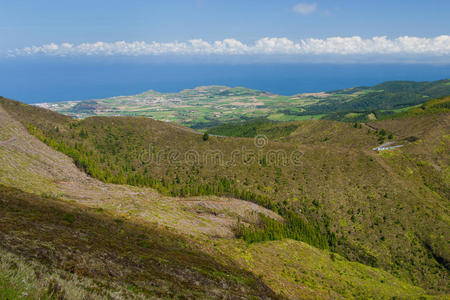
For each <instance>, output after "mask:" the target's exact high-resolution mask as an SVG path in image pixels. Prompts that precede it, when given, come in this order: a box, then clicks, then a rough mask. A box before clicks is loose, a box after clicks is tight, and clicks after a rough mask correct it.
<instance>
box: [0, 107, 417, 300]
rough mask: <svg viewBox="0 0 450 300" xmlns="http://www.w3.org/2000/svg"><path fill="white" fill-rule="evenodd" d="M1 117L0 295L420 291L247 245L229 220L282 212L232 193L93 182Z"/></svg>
mask: <svg viewBox="0 0 450 300" xmlns="http://www.w3.org/2000/svg"><path fill="white" fill-rule="evenodd" d="M1 106H2V107H3V106H5V107H8V108H9V110H10V111H13V108H12V107H15V109H16V111H15V113H13V115H16V116H22V117H25V116H26V117H27V118H29V120H32V121H33V122H37V123H39V124H41V125H42V126H43V127H42V128H49V129H51V128H52V126H51V124H50V122H58V124H62V123H64V122H65V121H66V119H65V118H62V119H60V116H58V115H57V114H54V113H51V112H50V113H49V112H46V111H43V110H40V109H38V111H37V112H33V111H34V110H35V108H33V107H29V106H23V105H21V104H19V103H17V102H11V101H7V100H2V105H1ZM11 106H12V107H11ZM16 106H17V107H16ZM34 113H35V115H33V114H34ZM41 113H42V117H43V118H42V119H40V118H38V117H39V115H41ZM0 116H1V118H0V134H1V142H0V154H1V155H0V167H1V170H2V172H1V173H0V183H1V184H3V185H1V186H0V199H1V201H0V205H1V208H2V209H1V210H0V213H1V214H2V216H1V218H0V220H1V221H0V222H1V225H2V226H0V228H1V229H0V239H1V240H2V243H1V245H2V247H1V249H0V258H1V259H0V263H1V266H2V267H1V268H0V282H1V283H2V284H1V285H0V286H1V287H0V295H6V297H11V298H12V297H16V296H18V295H26V294H28V295H33V296H32V297H34V296H35V295H40V296H42V297H45V296H46V295H47V296H52V297H55V298H57V297H63V296H65V297H69V298H82V297H83V295H90V297H94V298H97V297H98V298H99V297H104V296H106V297H131V298H134V297H139V296H150V295H153V296H158V297H162V298H165V297H170V298H172V297H174V296H177V295H178V296H180V297H181V296H184V297H188V298H190V297H195V298H198V297H200V298H204V297H211V298H222V297H231V298H239V297H242V298H249V297H251V295H254V296H256V297H269V298H276V297H277V296H276V295H275V294H274V293H273V292H272V291H270V289H273V290H275V291H276V292H277V293H278V294H281V295H285V296H287V297H289V298H292V299H296V298H298V297H301V298H305V299H309V298H311V299H313V298H317V297H320V298H328V297H329V298H341V297H347V298H348V297H350V296H354V297H358V298H363V297H377V298H379V297H383V298H384V297H386V298H392V297H393V296H396V297H408V298H418V297H420V296H421V295H424V294H425V292H424V291H423V290H422V289H421V288H417V287H413V286H412V285H410V284H408V283H406V282H404V281H401V280H399V279H397V278H395V277H393V276H392V275H390V274H388V273H386V272H385V271H382V270H380V269H375V268H371V267H367V266H364V265H361V264H358V263H350V262H348V261H347V260H346V259H344V258H342V257H340V256H339V255H337V254H332V253H330V252H328V251H326V250H318V249H315V248H313V247H311V246H309V245H307V244H304V243H302V242H298V241H292V240H283V241H279V242H273V243H258V244H255V245H251V246H250V247H249V246H248V245H247V244H246V243H245V242H243V241H239V240H235V239H230V238H231V237H232V236H229V235H228V234H227V232H230V231H229V230H230V228H231V227H233V226H234V224H235V222H236V217H237V216H239V218H240V220H241V222H242V221H243V222H247V223H248V224H252V223H253V222H255V221H256V222H257V220H258V216H257V213H264V214H266V215H267V216H270V217H272V218H274V219H279V217H278V216H277V215H275V214H274V213H273V212H270V211H267V210H265V209H263V208H261V207H258V206H256V205H253V204H251V203H247V202H244V201H239V200H236V199H225V198H221V199H218V198H215V197H196V198H188V199H180V198H170V197H165V196H162V195H159V194H158V193H156V192H155V191H153V190H150V189H145V188H138V187H131V186H121V185H111V184H106V183H102V182H99V181H97V180H95V179H93V178H90V177H88V176H86V175H85V174H83V173H81V172H80V171H79V170H78V169H77V168H76V167H75V166H74V165H73V164H72V162H71V160H70V159H69V158H67V157H65V156H64V155H62V154H61V153H58V152H56V151H54V150H53V149H51V148H48V147H47V146H46V145H44V144H43V143H41V142H40V141H38V140H37V139H36V138H34V137H32V136H30V135H29V134H28V133H27V132H26V131H25V128H24V127H23V126H22V124H20V123H19V122H17V121H16V120H15V119H14V118H12V117H11V116H10V115H9V114H8V113H6V112H5V111H4V110H3V109H2V108H1V107H0ZM44 121H45V122H44ZM69 121H70V120H69ZM41 122H42V123H41ZM70 122H72V121H70ZM53 129H54V127H53ZM60 130H61V131H62V130H63V127H61V129H60ZM4 185H7V186H11V187H15V188H11V187H6V186H4ZM17 188H20V189H23V190H25V191H21V190H18V189H17ZM36 194H38V195H36ZM59 199H62V200H59ZM255 214H256V216H255ZM161 225H164V226H161ZM165 226H169V228H173V229H175V230H176V232H174V231H173V230H168V229H167V228H166V227H165ZM230 226H231V227H230ZM17 228H20V230H19V231H18V230H17ZM192 235H194V238H193V237H192ZM274 249H278V250H277V251H274ZM100 253H102V254H101V255H100ZM280 255H281V256H280ZM286 257H290V259H291V260H292V259H294V261H292V262H289V263H290V264H295V268H294V269H292V267H286V266H285V261H284V260H285V259H286ZM302 257H303V258H302ZM211 259H212V260H213V261H211ZM268 261H270V262H272V265H271V267H268V266H266V264H267V262H268ZM325 265H327V267H326V268H324V267H325ZM281 266H283V267H281ZM330 266H332V267H330ZM24 277H26V278H27V280H26V281H24V280H23V278H24ZM144 282H145V284H144ZM149 282H150V283H151V284H148V283H149ZM267 286H269V287H270V289H269V288H268V287H267ZM23 293H25V294H23Z"/></svg>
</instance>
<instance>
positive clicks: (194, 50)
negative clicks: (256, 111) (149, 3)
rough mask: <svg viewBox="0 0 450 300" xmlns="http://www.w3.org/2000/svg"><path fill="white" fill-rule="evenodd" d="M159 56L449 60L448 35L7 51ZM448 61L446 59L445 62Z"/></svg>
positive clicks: (63, 46)
mask: <svg viewBox="0 0 450 300" xmlns="http://www.w3.org/2000/svg"><path fill="white" fill-rule="evenodd" d="M39 55H41V56H62V57H67V56H158V55H176V56H188V55H218V56H239V55H241V56H242V55H243V56H253V55H263V56H275V55H290V56H295V57H302V56H324V57H326V56H335V57H349V56H352V55H357V56H358V55H359V56H367V55H371V56H380V57H386V56H392V55H394V56H401V55H411V56H415V57H419V58H420V57H421V56H428V57H430V56H431V57H444V58H448V57H450V36H449V35H440V36H436V37H431V38H427V37H411V36H402V37H398V38H394V39H389V38H387V37H386V36H376V37H372V38H368V39H364V38H361V37H360V36H352V37H339V36H337V37H329V38H325V39H316V38H309V39H302V40H298V41H293V40H290V39H288V38H284V37H282V38H278V37H265V38H261V39H259V40H257V41H256V42H254V43H253V44H246V43H243V42H241V41H239V40H237V39H233V38H229V39H224V40H220V41H213V42H208V41H205V40H203V39H192V40H189V41H187V42H169V43H161V42H156V41H152V42H145V41H135V42H125V41H117V42H101V41H100V42H96V43H81V44H71V43H61V44H56V43H50V44H45V45H38V46H30V47H25V48H21V49H14V50H9V51H8V52H7V56H10V57H17V56H39ZM446 60H449V59H446Z"/></svg>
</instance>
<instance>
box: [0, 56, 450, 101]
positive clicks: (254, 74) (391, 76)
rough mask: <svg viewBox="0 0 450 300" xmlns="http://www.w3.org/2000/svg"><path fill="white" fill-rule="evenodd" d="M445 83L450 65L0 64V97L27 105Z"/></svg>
mask: <svg viewBox="0 0 450 300" xmlns="http://www.w3.org/2000/svg"><path fill="white" fill-rule="evenodd" d="M444 78H450V65H432V64H427V65H419V64H305V63H302V64H297V63H292V64H262V63H255V64H242V63H241V64H211V63H154V62H152V63H145V62H139V61H136V60H132V61H124V60H118V61H115V60H112V59H110V60H104V61H97V60H95V59H93V58H91V59H81V58H70V59H69V58H66V59H43V60H35V59H34V60H33V59H29V60H27V59H16V58H12V59H7V60H2V61H0V95H1V96H4V97H8V98H11V99H16V100H19V101H23V102H25V103H37V102H56V101H64V100H81V99H93V98H105V97H111V96H119V95H131V94H137V93H140V92H143V91H146V90H150V89H152V90H155V91H159V92H178V91H180V90H182V89H187V88H194V87H196V86H201V85H227V86H244V87H248V88H253V89H259V90H264V91H269V92H273V93H277V94H282V95H293V94H297V93H305V92H320V91H331V90H336V89H343V88H349V87H355V86H367V85H374V84H377V83H381V82H383V81H388V80H414V81H430V80H439V79H444Z"/></svg>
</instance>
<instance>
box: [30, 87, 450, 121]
mask: <svg viewBox="0 0 450 300" xmlns="http://www.w3.org/2000/svg"><path fill="white" fill-rule="evenodd" d="M449 94H450V79H444V80H439V81H434V82H412V81H389V82H385V83H382V84H379V85H376V86H372V87H355V88H350V89H344V90H337V91H331V92H320V93H305V94H298V95H293V96H281V95H276V94H272V93H268V92H263V91H258V90H252V89H248V88H243V87H234V88H230V87H226V86H203V87H197V88H195V89H189V90H183V91H181V92H179V93H167V94H163V93H158V92H155V91H147V92H144V93H142V94H138V95H132V96H120V97H113V98H106V99H95V100H85V101H66V102H55V103H41V104H38V105H39V106H41V107H44V108H48V109H51V110H54V111H57V112H60V113H63V114H67V115H70V116H74V117H76V118H85V117H90V116H146V117H151V118H153V119H156V120H162V121H170V122H175V123H179V124H182V125H185V126H189V127H192V128H196V129H202V128H203V129H205V128H210V127H214V126H217V125H221V124H228V123H229V122H236V121H246V120H249V119H260V118H264V119H268V120H270V121H298V120H308V119H320V118H327V119H332V120H341V121H369V120H370V119H368V117H367V115H369V114H371V115H372V116H375V115H376V114H379V113H381V112H382V113H387V112H396V111H398V110H399V109H405V108H408V107H411V106H415V105H419V104H422V103H424V102H425V101H427V100H430V99H433V98H437V97H442V96H446V95H449Z"/></svg>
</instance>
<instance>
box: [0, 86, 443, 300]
mask: <svg viewBox="0 0 450 300" xmlns="http://www.w3.org/2000/svg"><path fill="white" fill-rule="evenodd" d="M222 92H223V91H222ZM0 106H1V107H2V111H0V114H1V116H2V118H1V121H2V124H1V125H2V126H0V128H1V130H2V131H1V133H2V134H1V135H0V137H1V140H2V142H0V154H1V156H0V164H1V169H2V170H3V171H2V173H0V184H2V185H3V186H4V187H3V190H4V192H2V193H3V195H4V196H2V199H6V200H3V202H2V205H3V207H4V209H2V213H4V214H5V215H4V217H2V218H1V220H4V221H2V222H4V224H9V225H8V226H1V228H2V229H1V230H0V232H2V237H3V238H2V245H4V246H3V248H2V251H6V252H5V256H7V257H8V259H10V260H11V261H18V262H19V263H20V265H21V267H22V266H23V269H24V270H29V268H32V266H30V265H29V264H27V263H26V261H27V260H28V259H29V258H31V257H32V258H33V259H34V260H33V262H35V263H37V264H39V268H44V267H46V268H49V267H51V268H52V269H53V268H54V269H55V270H59V271H58V272H60V271H61V272H63V273H64V272H65V273H64V274H73V273H74V274H76V275H77V276H82V278H87V279H86V280H88V279H89V280H92V279H94V280H96V279H98V280H103V281H101V282H105V280H106V281H110V280H112V279H114V280H113V281H112V282H113V283H111V284H110V285H109V286H107V287H105V288H104V290H106V291H112V290H114V288H116V289H117V290H120V291H122V292H123V293H125V290H126V292H127V293H128V291H129V290H130V288H129V287H130V284H131V286H132V287H133V288H131V291H135V292H136V294H139V293H142V294H143V295H159V297H167V298H170V297H173V294H170V293H174V292H176V293H178V294H180V296H181V295H184V296H185V297H194V296H193V295H198V296H197V297H200V298H201V297H206V296H208V297H212V298H220V297H230V298H233V297H242V298H247V297H249V295H254V296H255V297H267V298H276V297H287V298H292V299H298V298H317V297H319V298H341V297H345V298H348V297H356V298H371V297H372V298H392V297H394V296H395V297H404V298H419V297H420V296H423V295H425V294H432V295H441V296H442V295H443V294H447V293H448V275H449V274H448V272H449V258H450V251H449V248H448V239H447V237H448V236H449V234H450V232H449V231H450V226H449V223H448V220H449V218H448V197H449V194H448V191H449V190H450V187H449V185H448V182H449V181H448V172H449V169H448V166H449V165H450V164H449V155H448V154H449V153H448V149H449V142H450V141H449V139H448V131H449V128H450V124H449V121H450V119H449V114H448V112H437V113H432V114H431V113H430V114H422V115H420V116H411V117H408V116H406V117H403V118H395V119H389V120H383V121H375V122H370V123H355V124H354V123H344V122H336V121H329V120H311V121H302V122H287V123H270V124H267V123H264V122H262V125H261V124H256V125H255V126H254V128H253V129H251V130H249V129H248V126H247V127H245V126H244V128H243V130H242V131H243V132H245V134H244V136H251V135H252V134H253V133H257V134H263V135H261V136H258V138H257V139H253V138H247V137H223V136H213V135H210V136H209V138H208V139H206V140H205V139H203V138H202V135H201V134H199V133H197V132H195V131H193V130H192V129H190V128H187V127H183V126H180V125H175V124H172V123H168V122H161V121H156V120H153V119H150V118H143V117H89V118H86V119H83V120H78V119H73V118H71V117H68V116H65V115H62V114H59V113H56V112H52V111H49V110H46V109H43V108H40V107H35V106H29V105H25V104H22V103H19V102H16V101H12V100H8V99H5V98H0ZM250 127H251V126H250ZM233 130H234V131H235V132H239V128H234V129H233ZM252 130H253V131H252ZM27 131H28V132H29V133H31V134H32V135H34V137H33V136H31V135H30V134H29V133H28V132H27ZM387 141H392V142H395V143H396V145H401V146H402V147H398V148H395V149H392V150H386V151H376V150H373V149H374V148H375V147H377V146H379V144H380V143H384V142H387ZM65 155H67V156H65ZM72 161H73V162H72ZM86 174H87V175H86ZM18 189H20V190H18ZM243 200H244V201H243ZM37 203H42V205H40V204H39V205H38V204H37ZM43 204H48V205H49V206H50V207H51V208H48V209H47V208H45V205H43ZM32 205H34V206H32ZM19 207H21V208H20V209H19ZM41 207H42V208H41ZM38 208H39V209H38ZM18 210H19V211H18ZM53 210H55V211H56V212H55V213H54V214H52V215H51V216H49V217H48V218H47V217H46V216H48V215H49V211H53ZM20 211H23V216H21V217H20V218H16V217H15V216H18V215H21V214H22V213H20V214H19V212H20ZM68 211H69V212H68ZM72 211H73V212H72ZM34 212H35V213H34ZM58 216H59V217H60V219H58ZM98 218H103V219H101V221H96V220H97V219H98ZM78 220H80V221H79V223H78ZM33 222H35V223H33ZM102 222H103V223H102ZM88 224H100V225H98V226H94V227H89V226H88ZM110 224H113V225H114V226H117V227H114V226H113V227H112V229H111V230H115V231H113V232H114V234H113V236H112V237H108V239H109V240H106V241H105V242H102V245H103V246H102V247H104V248H102V250H98V251H96V249H95V248H90V247H92V246H89V245H92V243H93V242H94V241H95V240H102V239H103V238H106V237H103V235H104V232H102V231H101V230H102V228H109V227H111V226H112V225H110ZM116 224H117V225H116ZM150 225H151V227H150V229H152V228H153V229H154V230H155V231H149V232H145V234H143V233H141V232H142V231H141V229H140V228H139V227H138V226H144V227H145V226H150ZM17 226H19V227H20V228H22V230H21V231H20V232H17V231H15V230H14V228H17ZM72 226H73V227H72ZM121 226H124V227H121ZM46 228H60V229H58V230H63V228H64V230H69V232H68V233H67V236H65V240H66V241H67V242H70V243H75V241H72V240H71V239H76V240H77V241H79V242H77V244H76V247H75V246H74V247H73V248H70V249H67V248H63V249H66V250H64V251H63V252H60V251H62V250H59V249H61V247H62V245H61V244H58V242H57V240H56V239H55V238H54V237H52V236H51V234H52V232H51V231H48V230H46ZM153 229H152V230H153ZM160 229H161V230H162V231H159V230H160ZM36 230H40V231H39V234H38V233H37V231H36ZM72 230H73V232H72ZM142 230H144V229H142ZM166 230H167V231H166ZM55 232H59V231H55ZM91 232H92V236H90V234H91ZM19 234H20V235H19ZM79 237H83V238H82V239H81V240H80V238H79ZM19 241H21V242H19ZM148 241H150V242H149V243H150V244H151V245H154V246H150V247H147V246H146V245H148V244H147V242H148ZM172 241H178V242H177V243H172ZM166 242H167V243H166ZM48 243H50V245H51V246H47V244H48ZM70 243H69V244H70ZM83 243H85V244H83ZM116 243H117V244H116ZM123 243H125V244H123ZM133 243H134V244H133ZM118 244H121V245H122V244H123V245H126V246H124V247H123V251H125V252H120V251H119V249H117V247H116V246H114V245H118ZM135 244H136V245H138V246H139V245H140V246H139V247H138V248H135V246H133V245H135ZM16 245H22V246H18V247H16ZM29 245H37V246H36V247H35V248H33V249H31V248H30V247H29ZM177 245H178V246H177ZM172 248H173V251H172V250H171V249H172ZM40 249H46V250H40ZM89 249H92V252H89V251H90V250H89ZM155 249H156V250H155ZM157 250H158V251H157ZM185 251H188V252H187V253H185ZM98 252H101V253H110V254H108V255H109V256H106V257H112V258H114V260H112V261H113V262H114V264H116V265H115V267H114V268H113V267H112V266H111V267H108V266H107V267H104V266H103V265H100V266H103V267H99V269H102V270H103V269H108V268H111V270H112V271H111V273H112V275H111V274H105V275H101V276H104V277H101V276H100V277H99V278H96V276H95V275H94V274H95V273H96V272H95V270H96V269H89V267H86V268H87V270H86V271H83V270H81V271H75V270H76V268H75V269H73V268H68V269H67V270H66V269H65V267H64V266H65V265H66V261H72V263H71V264H69V265H75V266H77V265H78V264H80V261H90V260H92V261H99V260H100V261H102V262H103V263H106V262H105V260H104V259H105V257H103V258H102V257H99V256H96V255H97V254H96V253H98ZM8 253H12V254H8ZM37 253H40V254H37ZM74 253H83V255H84V256H82V257H80V258H77V257H78V256H76V255H74ZM163 254H164V255H163ZM184 255H187V257H188V258H186V261H184ZM132 257H134V258H135V260H133V263H131V262H129V261H127V260H126V258H128V259H131V258H132ZM146 258H151V260H150V261H151V263H149V264H147V261H146ZM200 258H204V259H205V260H204V261H203V262H200V261H199V259H200ZM77 259H79V260H77ZM102 259H103V260H102ZM116 259H117V260H116ZM155 260H156V261H157V262H158V263H161V264H163V266H165V267H164V268H163V272H165V273H161V272H160V271H158V272H156V271H151V270H152V269H146V268H151V266H152V265H153V264H155V263H157V262H155ZM213 261H214V262H215V263H213ZM180 262H183V264H181V263H180ZM15 263H16V264H17V262H15ZM197 264H199V265H200V266H205V268H202V267H200V269H199V268H198V267H197ZM85 265H89V266H90V265H91V264H88V263H85V264H84V266H85ZM94 266H95V264H94ZM166 266H167V268H166ZM27 268H28V269H27ZM122 268H124V271H123V273H115V272H119V271H120V270H122ZM52 269H51V270H52ZM71 270H74V271H73V272H72V273H71ZM114 270H115V271H114ZM127 270H139V272H142V274H147V273H149V274H150V275H145V276H154V277H152V278H146V279H142V278H141V279H140V278H139V277H133V278H132V279H130V280H129V281H127V280H126V274H128V273H127V272H128V271H127ZM146 270H147V271H146ZM67 272H68V273H67ZM47 274H50V273H48V272H47ZM139 274H141V273H139ZM152 274H153V275H152ZM177 274H178V275H177ZM179 274H188V275H185V276H181V275H179ZM45 276H49V275H45ZM45 276H44V277H45ZM65 276H66V275H65ZM70 276H72V275H70ZM202 276H203V277H202ZM8 278H9V279H8V280H9V281H10V282H11V285H14V284H19V283H20V280H18V279H17V278H16V279H17V280H16V279H14V278H15V277H11V276H9V277H8ZM33 278H34V277H33ZM45 278H47V277H45ZM143 278H144V277H143ZM196 278H199V279H196ZM38 279H39V278H37V277H36V278H35V279H33V280H37V281H38ZM142 280H144V281H148V282H153V283H154V284H153V285H142V282H143V281H142ZM160 280H163V281H164V282H165V283H164V284H157V282H161V281H160ZM204 281H205V282H207V284H206V283H205V284H204V283H203V282H204ZM61 282H63V281H61V280H59V281H58V284H59V285H61V284H62V283H61ZM196 282H199V285H197V283H196ZM36 284H37V285H39V286H41V285H43V283H42V282H39V281H38V283H36ZM59 285H58V286H59ZM68 286H69V284H68V283H67V282H66V283H64V289H65V290H67V289H68ZM100 286H101V285H100ZM100 286H96V288H95V290H102V288H100ZM57 290H58V288H57ZM102 291H103V290H102ZM196 293H198V294H196ZM227 293H228V294H227ZM124 295H125V294H124Z"/></svg>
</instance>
